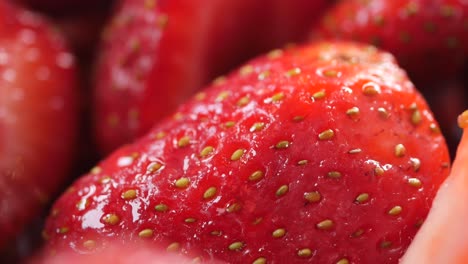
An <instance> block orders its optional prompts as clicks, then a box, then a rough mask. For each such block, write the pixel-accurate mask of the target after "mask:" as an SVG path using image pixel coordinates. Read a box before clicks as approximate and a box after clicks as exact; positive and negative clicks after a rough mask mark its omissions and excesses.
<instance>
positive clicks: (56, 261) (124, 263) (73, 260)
mask: <svg viewBox="0 0 468 264" xmlns="http://www.w3.org/2000/svg"><path fill="white" fill-rule="evenodd" d="M73 253H74V252H59V253H58V254H57V255H54V256H44V257H36V258H34V259H32V260H31V261H29V262H28V263H29V264H63V263H68V264H82V263H88V264H101V263H114V264H134V263H148V264H167V263H180V264H190V263H193V262H192V260H191V259H188V258H184V257H182V256H177V255H175V254H171V253H168V252H165V251H163V250H155V249H154V248H151V247H150V246H148V245H140V244H138V245H130V246H128V245H127V246H125V247H122V246H113V247H110V248H107V249H105V250H103V251H101V252H98V253H97V254H94V255H80V256H76V254H73ZM215 263H217V262H213V264H215Z"/></svg>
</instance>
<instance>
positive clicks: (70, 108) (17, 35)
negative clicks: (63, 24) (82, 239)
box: [0, 1, 77, 247]
mask: <svg viewBox="0 0 468 264" xmlns="http://www.w3.org/2000/svg"><path fill="white" fill-rule="evenodd" d="M74 86H75V68H74V59H73V56H72V55H71V54H70V53H69V51H68V49H67V47H66V45H65V43H64V39H63V38H62V37H61V36H59V35H58V34H57V32H56V31H55V30H53V29H51V28H50V26H49V25H48V23H46V22H45V21H44V20H43V19H42V18H41V17H39V16H38V15H36V14H33V13H31V12H29V11H25V10H22V9H19V8H17V7H15V6H13V5H11V4H9V3H8V2H7V1H0V94H1V96H0V140H1V144H0V193H2V196H1V198H0V247H2V245H3V244H4V243H5V242H6V241H9V239H11V238H12V236H13V235H14V234H16V233H17V232H18V231H20V230H21V229H22V227H23V226H24V225H25V224H26V223H27V222H28V221H29V220H31V218H34V217H35V216H36V215H38V214H39V212H40V211H41V208H42V207H44V203H45V202H46V201H47V200H48V198H50V196H51V195H55V194H56V192H57V189H58V187H59V186H60V185H61V184H62V183H63V182H64V180H65V178H66V175H67V174H68V173H69V171H68V169H69V167H70V163H71V161H72V154H73V152H74V150H73V149H74V143H75V142H74V141H75V137H76V133H77V127H76V122H77V120H76V119H77V117H76V102H75V101H76V93H75V92H76V91H75V87H74Z"/></svg>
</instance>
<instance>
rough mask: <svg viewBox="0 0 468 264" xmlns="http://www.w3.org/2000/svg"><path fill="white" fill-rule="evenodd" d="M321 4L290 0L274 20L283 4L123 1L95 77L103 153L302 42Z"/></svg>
mask: <svg viewBox="0 0 468 264" xmlns="http://www.w3.org/2000/svg"><path fill="white" fill-rule="evenodd" d="M326 2H327V1H324V0H320V1H304V0H294V1H289V2H288V6H289V8H288V9H284V11H283V12H284V13H281V15H282V16H281V17H280V15H279V13H280V10H283V8H282V7H283V6H284V1H282V0H274V1H271V0H264V1H251V0H229V1H213V0H204V1H202V2H199V1H198V2H197V1H195V2H194V1H192V0H178V1H154V0H148V1H142V0H124V1H122V2H121V4H120V5H119V7H118V8H117V11H116V14H115V15H114V17H113V19H112V22H111V23H110V25H109V26H108V28H107V30H106V32H105V34H104V37H103V38H104V39H103V43H102V45H101V49H100V50H101V52H100V58H99V62H98V67H97V68H98V69H97V73H96V78H97V81H96V93H95V104H94V105H95V133H96V138H97V140H96V141H97V142H98V144H99V146H100V148H101V149H102V152H103V153H107V152H110V151H111V150H114V149H115V148H116V147H118V146H120V145H122V144H124V143H127V142H129V141H132V140H133V139H135V138H136V137H137V136H140V135H142V134H144V133H146V132H147V131H148V130H149V129H150V128H151V127H152V126H153V124H154V123H155V122H156V121H159V120H160V119H162V118H163V117H166V116H167V115H169V114H170V113H171V112H173V111H174V110H175V109H176V107H177V106H178V105H179V104H180V103H181V102H183V101H184V100H185V99H187V97H189V96H190V95H192V94H194V93H195V92H196V90H198V89H199V88H201V87H202V86H203V85H204V84H206V83H208V82H209V81H210V80H212V79H213V78H215V77H216V76H218V75H220V74H224V73H225V72H226V71H228V70H229V69H231V68H232V67H234V66H237V65H238V64H240V63H241V62H243V61H244V60H245V59H247V58H249V57H251V56H252V55H254V54H256V53H258V52H260V51H267V50H269V49H272V48H275V47H276V46H278V45H283V44H284V43H286V42H287V41H294V40H297V39H298V38H300V37H302V35H304V34H305V32H306V30H308V29H306V26H304V25H306V22H305V21H313V20H315V18H316V16H311V13H312V14H314V13H319V12H320V11H321V10H322V9H323V8H324V7H325V6H326ZM305 10H308V12H305ZM276 17H279V18H278V19H279V21H282V22H284V23H282V24H281V25H278V22H277V19H275V18H276ZM286 17H287V18H288V19H289V20H291V22H288V23H286V20H288V19H286ZM299 22H300V23H304V25H302V24H301V25H298V24H299Z"/></svg>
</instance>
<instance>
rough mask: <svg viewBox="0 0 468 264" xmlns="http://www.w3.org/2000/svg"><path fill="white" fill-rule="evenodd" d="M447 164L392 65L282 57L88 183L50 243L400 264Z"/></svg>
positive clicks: (364, 54) (333, 50)
mask: <svg viewBox="0 0 468 264" xmlns="http://www.w3.org/2000/svg"><path fill="white" fill-rule="evenodd" d="M448 162H449V157H448V152H447V148H446V146H445V142H444V139H443V137H442V136H441V134H440V133H439V132H438V130H437V125H436V122H435V121H434V119H433V117H432V115H431V113H430V111H429V110H428V108H427V105H426V103H425V102H424V100H423V98H422V97H421V96H420V95H419V94H418V93H417V92H416V91H415V89H414V87H413V85H412V84H411V82H410V81H409V80H408V79H407V77H406V75H405V74H404V72H403V71H402V70H400V69H399V68H398V67H397V66H396V65H395V62H394V59H393V57H392V56H391V55H390V54H387V53H381V52H379V51H377V50H376V49H375V48H373V47H370V46H365V45H358V44H352V43H326V42H325V43H316V44H312V45H310V46H306V47H301V48H293V49H291V50H285V51H280V50H276V51H273V52H271V53H269V55H267V56H265V57H262V58H259V59H256V60H254V61H252V62H250V63H249V64H247V65H245V66H243V67H242V68H240V69H239V70H238V71H236V72H234V73H233V74H232V75H230V76H228V78H227V80H224V81H221V80H218V81H217V82H215V83H214V84H213V85H212V86H211V87H209V88H207V89H206V90H205V91H204V92H201V93H199V94H197V95H196V96H195V97H194V98H193V99H192V100H190V101H188V102H187V103H186V104H184V105H182V106H181V107H180V108H179V109H178V112H177V113H176V114H174V115H173V116H172V117H171V118H167V119H165V120H164V121H163V122H161V123H160V124H159V125H157V126H155V127H154V129H153V130H152V131H151V132H150V133H149V134H147V135H146V136H145V137H143V138H142V139H140V140H139V141H137V142H136V143H134V144H131V145H127V146H125V147H122V148H120V149H119V150H117V151H116V152H114V153H113V154H112V155H110V156H109V157H108V158H107V159H106V160H104V161H103V162H101V163H100V165H99V166H97V167H95V168H94V169H93V170H92V171H91V172H90V173H89V174H88V175H85V176H84V177H83V178H81V179H80V180H78V181H77V182H76V183H75V184H74V185H73V186H72V187H70V188H69V189H68V190H67V191H66V192H65V193H64V194H63V196H62V197H61V198H60V199H59V200H58V201H57V202H56V204H55V205H54V206H53V209H52V212H51V215H50V217H49V219H48V222H47V224H46V229H45V233H44V234H45V235H46V237H47V238H48V249H49V250H53V251H55V252H57V251H58V252H60V251H61V250H63V249H69V248H72V249H73V250H75V251H77V252H80V253H89V252H90V251H91V252H92V251H93V250H95V249H90V248H88V247H85V245H86V244H89V243H92V244H94V245H96V247H97V248H99V247H103V246H104V247H105V246H106V244H107V243H108V242H107V239H108V238H111V237H112V238H116V239H117V240H119V241H122V243H124V244H125V243H130V242H135V241H140V240H145V241H148V240H149V241H152V242H154V243H155V245H157V246H163V247H168V250H176V251H180V252H182V253H183V254H186V255H189V256H191V257H196V256H199V255H201V256H202V257H203V258H204V259H210V258H212V257H214V258H219V259H220V260H224V261H228V262H239V263H252V262H254V261H256V260H258V261H263V260H264V259H265V260H266V261H267V262H268V263H284V262H285V261H287V262H288V263H302V262H303V261H308V262H317V263H336V262H337V261H339V260H343V261H344V259H347V260H348V261H350V262H351V263H375V262H377V263H384V262H385V263H397V261H398V258H399V257H400V256H401V255H402V254H403V252H404V250H405V248H406V247H407V246H408V244H409V243H410V241H411V239H412V237H413V236H414V234H415V233H416V231H417V230H418V225H419V224H420V223H421V221H422V220H423V219H424V217H425V216H426V214H427V211H428V210H429V207H430V205H431V199H432V197H433V196H434V194H435V192H436V189H437V187H438V186H439V185H440V183H441V181H442V180H443V179H444V178H445V177H446V175H447V173H448ZM89 241H91V242H89ZM194 251H195V252H197V251H201V253H193V252H194ZM263 258H264V259H263Z"/></svg>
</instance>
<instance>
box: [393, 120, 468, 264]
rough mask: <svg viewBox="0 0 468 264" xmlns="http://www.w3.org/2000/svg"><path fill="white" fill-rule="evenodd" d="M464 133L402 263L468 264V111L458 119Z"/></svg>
mask: <svg viewBox="0 0 468 264" xmlns="http://www.w3.org/2000/svg"><path fill="white" fill-rule="evenodd" d="M458 123H459V125H460V127H462V128H463V129H464V132H463V137H462V139H461V142H460V145H459V147H458V151H457V155H456V157H455V161H454V162H453V168H452V171H451V173H450V176H449V177H448V178H447V179H446V180H445V182H444V184H443V185H442V187H441V188H440V190H439V191H438V192H437V196H436V197H435V199H434V204H433V205H432V208H431V210H430V213H429V215H428V218H427V220H426V221H425V223H424V225H423V226H422V228H421V231H420V232H419V233H418V235H417V236H416V237H415V240H414V242H413V243H412V244H411V246H410V247H409V249H408V251H407V252H406V254H405V256H404V257H403V259H402V262H401V263H402V264H406V263H408V264H409V263H452V264H464V263H467V262H468V255H467V250H468V240H467V237H468V230H467V229H466V224H465V219H466V217H468V208H467V206H466V200H467V199H468V183H467V175H468V167H467V164H468V133H467V130H466V129H467V128H468V111H465V112H463V113H462V114H461V115H460V116H459V117H458Z"/></svg>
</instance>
